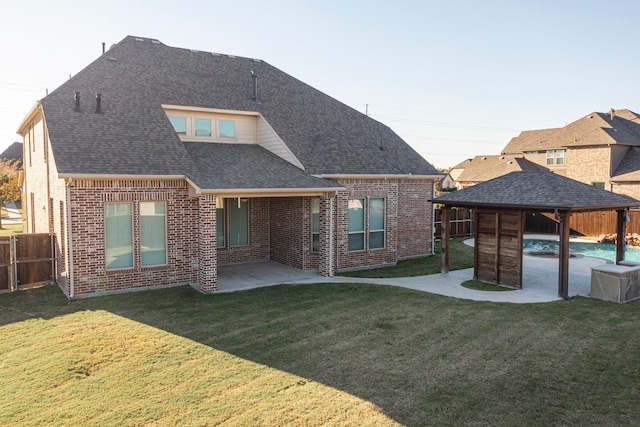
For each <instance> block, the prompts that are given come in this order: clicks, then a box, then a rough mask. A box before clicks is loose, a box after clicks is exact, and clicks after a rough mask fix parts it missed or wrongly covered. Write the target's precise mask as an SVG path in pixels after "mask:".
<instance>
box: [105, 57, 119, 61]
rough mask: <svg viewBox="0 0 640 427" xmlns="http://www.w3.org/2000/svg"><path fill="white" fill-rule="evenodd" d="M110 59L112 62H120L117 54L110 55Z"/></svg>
mask: <svg viewBox="0 0 640 427" xmlns="http://www.w3.org/2000/svg"><path fill="white" fill-rule="evenodd" d="M107 59H108V60H109V61H112V62H118V58H116V57H115V56H110V57H109V58H107Z"/></svg>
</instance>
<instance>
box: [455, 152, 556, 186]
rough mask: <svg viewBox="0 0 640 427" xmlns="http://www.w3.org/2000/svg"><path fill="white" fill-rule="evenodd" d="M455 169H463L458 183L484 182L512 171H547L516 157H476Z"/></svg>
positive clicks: (457, 179) (542, 167)
mask: <svg viewBox="0 0 640 427" xmlns="http://www.w3.org/2000/svg"><path fill="white" fill-rule="evenodd" d="M456 167H459V168H464V172H462V173H461V174H460V175H459V176H458V177H457V178H456V181H457V182H459V183H464V182H474V183H476V182H484V181H488V180H490V179H493V178H497V177H498V176H502V175H506V174H508V173H509V172H514V171H524V170H534V171H536V170H547V168H545V167H544V166H541V165H539V164H537V163H534V162H532V161H530V160H527V159H525V158H524V157H516V156H476V157H474V158H473V159H468V160H465V161H464V162H462V163H461V164H460V165H458V166H456Z"/></svg>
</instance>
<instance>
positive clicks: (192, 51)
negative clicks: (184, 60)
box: [191, 49, 200, 53]
mask: <svg viewBox="0 0 640 427" xmlns="http://www.w3.org/2000/svg"><path fill="white" fill-rule="evenodd" d="M191 53H200V51H199V50H195V49H191Z"/></svg>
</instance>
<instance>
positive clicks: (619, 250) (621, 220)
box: [616, 209, 627, 264]
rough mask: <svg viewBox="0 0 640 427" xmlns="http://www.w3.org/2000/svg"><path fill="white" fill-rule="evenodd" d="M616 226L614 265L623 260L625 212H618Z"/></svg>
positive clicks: (625, 234) (625, 228) (625, 240)
mask: <svg viewBox="0 0 640 427" xmlns="http://www.w3.org/2000/svg"><path fill="white" fill-rule="evenodd" d="M616 212H618V224H617V227H616V233H617V238H616V264H620V261H622V260H624V247H625V244H626V243H627V210H626V209H620V210H618V211H616Z"/></svg>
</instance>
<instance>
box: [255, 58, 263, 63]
mask: <svg viewBox="0 0 640 427" xmlns="http://www.w3.org/2000/svg"><path fill="white" fill-rule="evenodd" d="M253 62H262V60H261V59H255V58H254V59H253Z"/></svg>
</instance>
